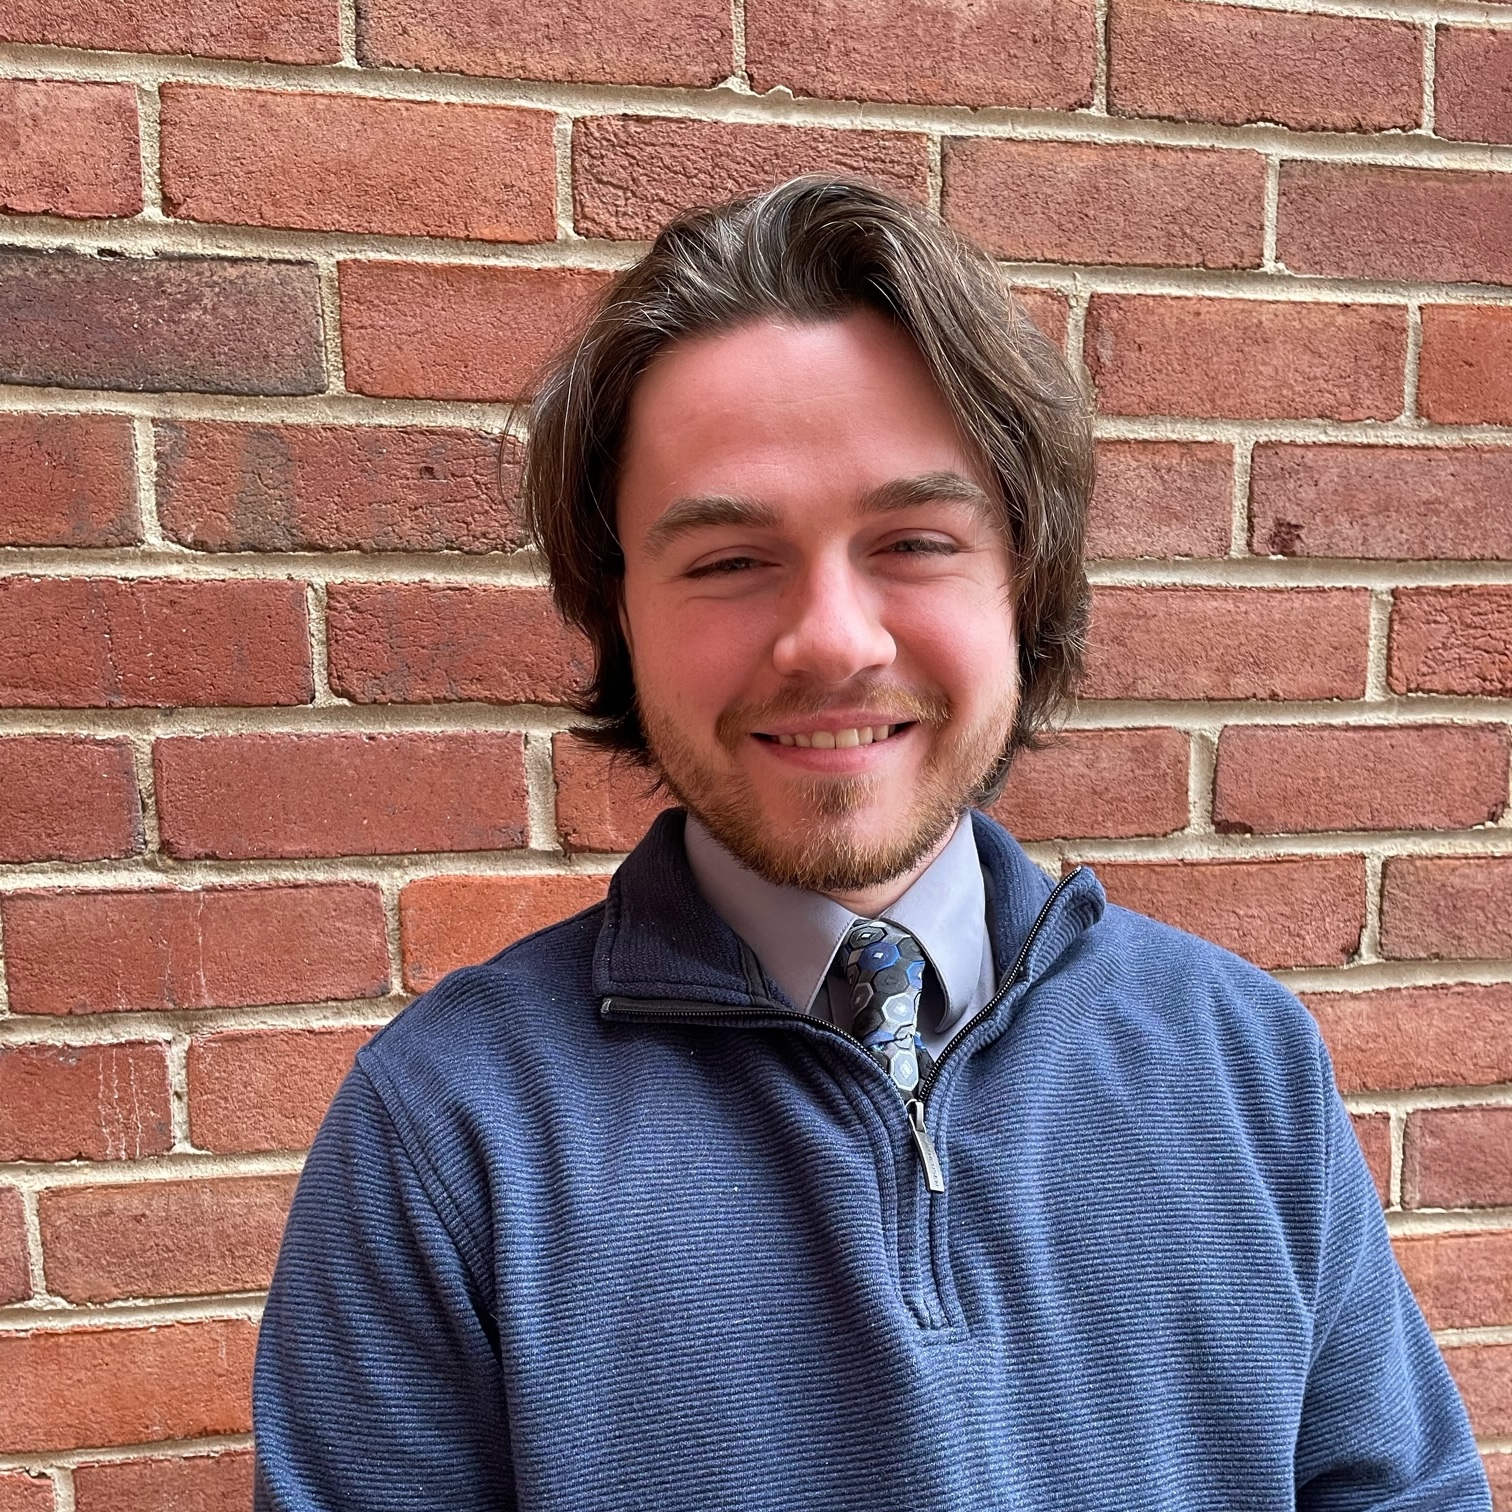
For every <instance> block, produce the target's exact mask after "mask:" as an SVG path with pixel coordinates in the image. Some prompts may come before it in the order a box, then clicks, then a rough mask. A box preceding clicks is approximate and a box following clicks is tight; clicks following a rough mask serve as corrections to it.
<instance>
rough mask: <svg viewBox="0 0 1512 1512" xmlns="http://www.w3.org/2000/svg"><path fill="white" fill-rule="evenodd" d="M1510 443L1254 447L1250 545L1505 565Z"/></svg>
mask: <svg viewBox="0 0 1512 1512" xmlns="http://www.w3.org/2000/svg"><path fill="white" fill-rule="evenodd" d="M1509 490H1512V447H1479V446H1453V447H1449V446H1446V447H1428V446H1421V447H1419V446H1333V445H1315V446H1293V445H1289V444H1286V443H1281V442H1265V443H1262V444H1261V445H1259V446H1257V447H1256V448H1255V451H1254V456H1253V459H1252V461H1251V468H1250V546H1251V549H1252V550H1253V551H1256V552H1258V553H1261V554H1270V555H1275V556H1331V557H1370V558H1376V559H1384V560H1394V559H1402V560H1409V561H1410V560H1412V559H1414V558H1426V559H1434V558H1456V557H1457V558H1464V559H1467V560H1472V561H1473V560H1485V559H1495V560H1512V513H1508V512H1507V511H1504V510H1501V509H1499V508H1497V507H1496V506H1497V501H1499V500H1501V499H1503V498H1505V497H1506V496H1507V494H1508V491H1509Z"/></svg>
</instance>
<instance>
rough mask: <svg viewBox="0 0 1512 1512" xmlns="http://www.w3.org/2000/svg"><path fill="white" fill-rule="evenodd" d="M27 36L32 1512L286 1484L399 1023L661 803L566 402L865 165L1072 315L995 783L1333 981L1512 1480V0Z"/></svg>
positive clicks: (20, 1049) (1436, 1292)
mask: <svg viewBox="0 0 1512 1512" xmlns="http://www.w3.org/2000/svg"><path fill="white" fill-rule="evenodd" d="M0 41H3V45H0V142H3V143H4V147H3V152H0V208H3V211H4V219H3V221H0V241H3V243H4V247H3V249H0V383H3V387H0V495H3V500H0V932H3V953H4V998H3V1000H0V1380H3V1381H4V1383H5V1386H4V1390H3V1391H0V1509H5V1512H10V1509H22V1508H25V1509H28V1512H31V1509H38V1512H40V1509H47V1508H55V1509H57V1512H70V1509H78V1512H106V1509H115V1508H122V1509H124V1508H127V1507H130V1508H133V1509H136V1512H142V1509H149V1512H150V1509H167V1508H170V1507H177V1508H188V1507H192V1508H195V1509H206V1512H208V1509H215V1508H222V1507H226V1508H229V1507H231V1506H236V1505H243V1504H244V1503H245V1498H246V1493H247V1485H248V1481H249V1460H248V1445H249V1442H250V1440H249V1437H248V1412H247V1382H248V1376H249V1371H250V1365H251V1359H252V1349H253V1340H254V1334H255V1328H256V1321H257V1316H258V1308H259V1298H260V1294H261V1290H262V1288H263V1287H264V1286H265V1284H266V1282H267V1278H268V1274H269V1269H270V1266H271V1264H272V1260H273V1256H274V1253H275V1250H276V1246H277V1241H278V1233H279V1226H280V1222H281V1219H282V1215H283V1213H284V1210H285V1206H286V1204H287V1202H288V1199H289V1194H290V1189H291V1186H292V1183H293V1180H294V1177H295V1175H296V1173H297V1171H298V1169H299V1163H300V1152H301V1150H302V1149H303V1148H304V1147H305V1145H306V1144H307V1142H308V1140H309V1138H310V1135H311V1133H312V1131H313V1130H314V1128H315V1126H316V1124H317V1122H318V1120H319V1117H320V1114H321V1111H322V1109H323V1108H324V1106H325V1104H326V1101H327V1100H328V1098H329V1097H330V1095H331V1093H332V1091H333V1089H334V1088H335V1086H336V1084H337V1082H338V1081H339V1079H340V1077H341V1075H342V1073H343V1071H344V1069H345V1067H346V1066H347V1065H348V1063H349V1062H350V1060H351V1057H352V1055H353V1053H354V1051H355V1049H356V1048H357V1046H358V1045H359V1044H360V1043H361V1042H362V1041H363V1039H364V1038H365V1037H366V1035H367V1034H368V1033H370V1032H371V1030H372V1028H373V1027H374V1026H375V1025H377V1024H379V1023H381V1022H383V1021H384V1020H385V1019H387V1018H388V1017H389V1016H390V1015H392V1014H393V1013H394V1012H396V1011H397V1010H398V1009H399V1008H400V1007H401V1006H402V1005H403V1004H404V1003H405V1002H406V1001H407V1000H408V998H409V996H410V995H411V994H412V993H414V992H417V991H419V990H421V989H423V988H425V987H427V986H429V985H430V984H431V983H433V982H435V981H436V980H437V979H438V978H439V977H440V975H441V974H442V973H443V972H445V971H446V970H448V969H449V968H450V967H452V966H454V965H456V964H459V963H461V962H464V961H470V960H473V959H476V958H479V957H481V956H483V955H485V954H487V953H490V952H492V951H493V950H494V949H496V948H497V947H499V946H501V945H503V944H504V943H506V942H507V941H508V940H510V939H511V938H514V937H515V936H517V935H518V934H520V933H522V932H524V931H527V930H529V929H532V928H534V927H535V926H536V925H538V924H540V923H542V922H545V921H547V920H550V919H551V918H553V917H556V916H557V915H559V914H561V913H563V912H566V911H568V910H570V909H573V908H576V907H579V906H581V905H583V904H585V903H587V902H590V901H592V900H593V899H595V898H596V897H598V896H599V895H600V894H601V893H602V891H603V888H604V885H605V879H606V876H607V875H608V873H609V871H610V870H611V869H612V867H613V865H614V862H615V859H616V857H617V855H618V853H620V852H622V851H624V850H625V849H626V848H627V847H628V846H629V845H631V844H633V843H634V840H635V838H636V836H637V834H638V833H639V832H640V829H641V827H642V825H643V823H644V821H645V817H646V815H647V813H648V812H650V807H649V806H648V804H647V803H646V801H645V799H644V797H643V795H641V794H639V793H637V792H636V791H635V790H634V789H633V787H630V786H627V785H626V784H625V783H624V782H622V781H621V782H612V781H606V779H605V777H604V774H603V772H602V770H601V768H600V766H599V765H598V763H597V762H596V760H595V759H593V758H591V757H590V756H589V755H588V754H587V753H585V751H584V750H583V749H582V748H581V747H580V746H579V745H578V744H576V743H575V742H574V740H573V737H572V736H571V735H570V734H568V733H565V732H566V727H567V726H568V724H569V723H570V720H569V717H568V714H567V712H566V711H565V709H564V708H563V706H562V702H561V700H562V696H563V690H564V688H566V687H567V686H568V685H569V684H570V683H571V682H572V681H573V679H574V678H575V677H577V676H578V675H579V673H580V672H581V670H582V667H583V647H582V646H581V645H580V644H579V643H578V642H576V641H575V640H573V639H572V638H570V637H568V636H566V635H564V634H563V633H562V632H561V631H560V629H559V628H558V627H557V626H556V625H555V623H554V621H553V619H552V615H551V612H550V609H549V606H548V602H547V599H546V596H545V593H544V591H543V587H542V575H541V571H540V564H539V562H538V560H537V559H536V558H535V557H534V556H532V555H531V554H530V553H529V552H528V551H525V550H524V549H522V546H521V539H520V532H519V526H518V522H517V520H516V518H515V515H514V514H513V512H512V503H513V495H514V490H515V485H516V480H517V474H518V466H519V459H520V444H519V436H520V423H521V422H520V413H519V410H518V408H517V404H518V401H519V400H520V398H521V397H522V395H523V394H524V393H525V392H526V389H527V386H528V384H529V381H530V376H531V374H532V372H533V371H534V369H535V368H536V367H537V365H538V363H539V362H540V360H541V358H542V356H543V354H545V353H546V352H547V351H549V350H550V349H551V347H552V346H553V345H554V343H556V342H557V341H558V340H559V339H560V338H561V336H562V334H563V333H564V332H565V331H566V330H567V329H568V328H569V327H570V325H571V323H572V321H573V320H574V319H575V318H576V315H577V312H578V311H579V310H580V309H581V308H582V306H583V304H584V302H585V301H586V300H588V299H590V298H591V297H592V296H593V295H594V294H595V293H596V292H597V291H598V290H599V289H601V288H602V286H603V283H604V280H605V278H606V276H607V274H608V272H609V270H611V269H614V268H616V267H620V266H622V265H623V264H624V263H625V262H626V261H627V260H629V259H630V258H632V257H633V256H634V255H635V253H636V251H637V244H638V243H639V242H640V241H642V240H643V239H644V238H645V237H646V236H647V235H648V234H649V233H650V232H651V231H652V229H653V228H654V227H655V226H656V225H657V223H658V222H659V221H660V220H661V219H662V218H663V217H664V216H665V215H666V214H667V213H668V212H669V211H670V210H672V209H673V208H675V207H676V206H678V205H680V204H683V203H685V202H687V201H689V200H707V199H710V198H713V197H717V196H723V195H725V194H727V193H729V192H731V191H735V190H739V189H743V188H746V187H747V186H754V185H757V184H762V183H766V182H769V181H771V180H773V179H776V178H779V177H782V176H786V175H788V174H791V173H794V172H798V171H803V170H808V169H818V168H839V169H844V170H847V171H852V172H861V173H866V174H870V175H871V176H873V177H874V178H876V179H878V180H880V181H881V182H883V183H886V184H888V185H891V186H892V187H894V188H895V189H896V190H897V191H898V192H900V193H902V194H903V195H906V196H908V197H910V198H912V199H914V200H917V201H921V202H924V203H927V204H930V205H932V206H936V207H938V208H939V209H940V211H941V212H942V213H943V214H944V215H945V216H946V218H947V219H948V220H949V221H951V222H952V223H953V224H955V225H957V226H959V227H961V228H962V229H963V230H965V231H967V232H968V233H970V234H971V235H973V236H975V237H977V238H978V239H980V240H981V241H982V242H983V243H985V244H986V245H987V246H988V247H990V248H991V250H992V251H993V252H994V254H995V255H996V256H998V257H999V258H1001V259H1002V261H1003V263H1004V265H1005V268H1006V269H1007V271H1008V274H1009V276H1010V277H1011V279H1012V280H1013V282H1014V284H1015V286H1016V287H1017V288H1018V289H1019V290H1020V291H1021V292H1022V297H1023V299H1024V301H1025V302H1026V304H1027V306H1028V308H1029V310H1030V312H1031V313H1032V315H1033V316H1034V318H1035V319H1036V320H1038V321H1039V322H1040V323H1041V324H1042V325H1043V327H1044V328H1045V330H1046V331H1047V332H1049V333H1050V334H1051V335H1052V336H1053V337H1054V339H1055V340H1057V341H1059V342H1063V343H1064V344H1065V347H1066V350H1067V351H1068V353H1069V354H1070V355H1071V356H1072V357H1073V358H1075V359H1080V360H1082V361H1084V362H1085V364H1086V367H1087V370H1088V372H1089V374H1090V377H1091V381H1092V382H1093V383H1094V384H1095V386H1096V390H1097V393H1098V396H1099V401H1100V407H1101V412H1102V418H1101V420H1100V423H1099V436H1100V441H1099V445H1100V451H1101V474H1100V480H1099V484H1098V491H1097V497H1096V502H1095V519H1094V522H1093V529H1092V542H1093V547H1094V552H1095V556H1096V558H1097V561H1096V563H1095V564H1094V567H1093V570H1092V575H1093V578H1094V581H1095V585H1096V610H1095V631H1094V640H1095V651H1094V655H1093V657H1092V663H1091V671H1090V676H1089V680H1088V683H1087V687H1086V699H1085V701H1084V702H1083V703H1082V705H1081V707H1080V708H1079V710H1078V712H1077V713H1076V715H1075V717H1074V718H1073V719H1072V720H1071V725H1070V729H1069V730H1068V731H1067V733H1066V735H1065V737H1064V739H1063V740H1062V741H1061V742H1060V743H1059V745H1057V746H1056V747H1055V748H1053V749H1052V750H1049V751H1047V752H1045V753H1043V754H1037V755H1034V756H1032V757H1030V758H1028V759H1026V760H1025V761H1024V763H1023V765H1022V768H1021V769H1020V770H1019V771H1018V773H1017V775H1016V776H1015V779H1014V781H1013V784H1012V786H1011V788H1010V791H1009V793H1008V795H1007V798H1006V799H1005V801H1004V804H1003V806H1002V813H1003V816H1004V817H1005V818H1006V819H1007V820H1008V822H1009V823H1010V824H1011V825H1012V826H1013V827H1014V828H1015V829H1016V831H1017V832H1018V833H1019V835H1020V836H1022V837H1023V838H1024V839H1025V840H1026V841H1028V842H1031V843H1032V848H1033V850H1034V852H1035V854H1036V855H1037V856H1038V857H1040V858H1041V859H1042V860H1043V861H1044V862H1045V863H1046V864H1047V865H1049V866H1051V867H1052V868H1053V867H1056V866H1059V865H1061V864H1063V863H1064V862H1066V861H1067V860H1070V859H1073V858H1074V859H1079V860H1089V861H1091V862H1093V863H1094V864H1095V866H1096V867H1097V869H1098V871H1099V873H1100V875H1101V876H1102V878H1103V880H1104V882H1105V883H1106V885H1107V887H1108V889H1109V891H1110V892H1111V893H1112V895H1113V896H1114V897H1115V898H1116V899H1119V900H1121V901H1123V902H1127V903H1131V904H1133V905H1135V906H1136V907H1140V908H1143V909H1146V910H1148V911H1150V912H1152V913H1155V914H1157V915H1160V916H1162V917H1164V918H1167V919H1171V920H1173V921H1175V922H1177V923H1179V924H1182V925H1185V926H1187V927H1189V928H1192V929H1195V930H1198V931H1199V932H1201V933H1204V934H1207V935H1210V936H1211V937H1213V938H1215V939H1217V940H1219V941H1221V942H1222V943H1224V944H1226V945H1229V946H1232V947H1233V948H1234V949H1236V950H1239V951H1241V952H1243V953H1244V954H1246V955H1248V956H1249V957H1250V958H1251V959H1253V960H1255V961H1257V962H1259V963H1260V964H1261V965H1263V966H1265V967H1267V968H1270V969H1272V970H1274V971H1276V973H1277V974H1278V975H1279V976H1280V978H1281V979H1282V980H1283V981H1284V982H1286V983H1287V984H1288V985H1289V986H1291V987H1292V988H1294V989H1295V990H1297V991H1298V992H1300V993H1302V994H1303V995H1304V997H1305V998H1306V999H1307V1001H1308V1002H1309V1004H1310V1005H1311V1006H1312V1008H1313V1010H1314V1011H1315V1012H1316V1014H1317V1015H1318V1017H1319V1019H1320V1020H1321V1022H1322V1024H1323V1026H1324V1030H1325V1032H1326V1034H1327V1036H1328V1040H1329V1043H1330V1045H1331V1046H1332V1048H1333V1052H1334V1055H1335V1058H1336V1063H1337V1067H1338V1072H1339V1077H1340V1080H1341V1083H1342V1085H1343V1087H1344V1088H1345V1091H1346V1093H1347V1095H1348V1097H1349V1099H1350V1102H1351V1106H1352V1107H1353V1108H1354V1109H1355V1111H1356V1113H1357V1117H1358V1128H1359V1132H1360V1137H1361V1139H1362V1141H1363V1143H1364V1145H1365V1148H1366V1151H1367V1153H1368V1154H1369V1157H1370V1160H1371V1163H1372V1166H1373V1168H1374V1170H1375V1172H1376V1175H1377V1178H1378V1180H1379V1183H1380V1187H1381V1191H1382V1195H1383V1198H1384V1200H1385V1201H1386V1202H1387V1203H1388V1205H1389V1208H1390V1223H1391V1226H1392V1228H1393V1231H1394V1232H1395V1233H1396V1234H1397V1235H1398V1236H1399V1243H1400V1253H1401V1258H1402V1261H1403V1264H1404V1266H1405V1267H1406V1269H1407V1272H1408V1275H1409V1276H1410V1278H1411V1280H1412V1282H1413V1284H1414V1286H1415V1287H1416V1288H1417V1291H1418V1295H1419V1297H1420V1298H1421V1300H1422V1302H1423V1305H1424V1307H1425V1309H1426V1311H1427V1313H1428V1316H1429V1319H1430V1321H1431V1323H1432V1324H1433V1326H1434V1327H1435V1329H1437V1330H1439V1337H1440V1339H1441V1341H1442V1343H1443V1345H1444V1347H1445V1352H1446V1354H1447V1356H1448V1358H1449V1360H1450V1363H1451V1366H1452V1368H1453V1370H1454V1372H1455V1374H1456V1376H1457V1377H1458V1379H1459V1381H1460V1383H1461V1385H1462V1386H1463V1388H1464V1391H1465V1394H1466V1397H1467V1400H1468V1402H1469V1405H1470V1411H1471V1414H1472V1416H1473V1418H1474V1420H1475V1424H1476V1428H1477V1431H1478V1433H1479V1434H1480V1436H1481V1438H1482V1441H1483V1443H1484V1445H1485V1447H1486V1450H1487V1455H1488V1463H1489V1464H1490V1466H1491V1467H1492V1474H1493V1478H1494V1480H1495V1483H1496V1484H1497V1486H1498V1487H1499V1495H1500V1497H1501V1501H1500V1503H1499V1505H1500V1506H1501V1507H1503V1508H1506V1507H1512V923H1509V915H1512V909H1509V902H1512V822H1509V819H1508V809H1507V804H1508V766H1509V762H1508V753H1509V740H1512V734H1509V726H1512V4H1507V3H1505V0H1502V3H1484V4H1483V3H1478V0H1452V3H1447V4H1444V5H1441V6H1436V5H1433V4H1430V3H1428V0H1319V3H1317V4H1316V5H1313V6H1311V7H1309V8H1302V7H1300V6H1298V5H1296V4H1293V3H1291V0H1287V3H1286V4H1284V5H1283V4H1267V5H1266V6H1264V7H1250V6H1242V5H1236V4H1228V3H1223V4H1215V3H1190V0H1107V3H1106V4H1105V3H1104V0H928V3H926V0H893V3H886V4H884V3H883V0H743V3H742V0H734V4H733V9H732V8H731V4H730V0H680V3H677V4H673V3H671V0H586V3H582V4H572V5H568V4H553V5H542V4H539V3H536V0H529V3H527V0H466V3H464V0H362V3H361V4H360V6H358V7H357V8H356V9H355V10H354V8H353V4H352V0H192V3H191V0H134V3H130V4H125V3H122V4H115V5H102V4H99V3H95V0H0ZM858 100H859V101H861V102H863V103H859V104H858V103H857V101H858ZM977 107H980V109H978V108H977ZM1152 1217H1153V1215H1152Z"/></svg>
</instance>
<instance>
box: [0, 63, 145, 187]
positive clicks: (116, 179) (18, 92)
mask: <svg viewBox="0 0 1512 1512" xmlns="http://www.w3.org/2000/svg"><path fill="white" fill-rule="evenodd" d="M0 139H3V140H4V142H5V145H6V155H5V158H4V160H3V161H0V210H9V211H11V212H13V213H15V214H18V215H77V216H91V215H135V214H136V213H137V211H138V210H140V209H141V208H142V161H141V149H140V147H139V145H138V143H137V114H136V91H135V90H133V89H132V87H131V86H130V85H129V84H63V83H58V82H54V81H51V80H48V81H43V80H40V79H5V80H0Z"/></svg>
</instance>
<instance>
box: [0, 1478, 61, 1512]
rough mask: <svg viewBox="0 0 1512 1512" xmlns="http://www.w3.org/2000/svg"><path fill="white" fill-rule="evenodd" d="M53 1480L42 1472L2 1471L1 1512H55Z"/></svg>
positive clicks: (0, 1482) (0, 1484) (0, 1480)
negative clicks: (34, 1473)
mask: <svg viewBox="0 0 1512 1512" xmlns="http://www.w3.org/2000/svg"><path fill="white" fill-rule="evenodd" d="M55 1505H56V1503H55V1502H54V1500H53V1483H52V1480H51V1479H50V1478H49V1477H48V1476H46V1475H43V1474H41V1473H40V1472H39V1473H38V1474H36V1475H33V1474H32V1473H31V1472H30V1471H27V1470H4V1471H0V1512H53V1508H54V1506H55Z"/></svg>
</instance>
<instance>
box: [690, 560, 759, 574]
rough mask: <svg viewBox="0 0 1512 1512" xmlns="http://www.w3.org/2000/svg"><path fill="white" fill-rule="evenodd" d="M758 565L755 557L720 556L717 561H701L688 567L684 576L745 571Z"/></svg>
mask: <svg viewBox="0 0 1512 1512" xmlns="http://www.w3.org/2000/svg"><path fill="white" fill-rule="evenodd" d="M760 565H761V563H760V562H758V561H757V560H756V558H755V557H748V556H730V557H720V558H719V559H718V560H717V561H713V562H703V563H701V564H700V565H699V566H697V567H690V568H689V569H688V570H687V572H686V573H685V574H684V576H685V577H690V578H706V577H717V576H724V575H730V574H733V573H737V572H746V571H749V570H750V569H751V568H752V567H759V566H760Z"/></svg>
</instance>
